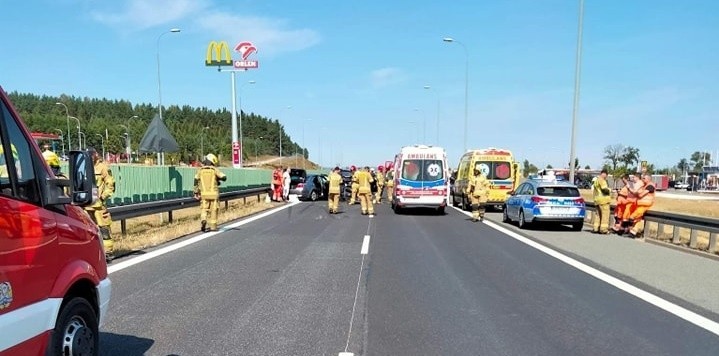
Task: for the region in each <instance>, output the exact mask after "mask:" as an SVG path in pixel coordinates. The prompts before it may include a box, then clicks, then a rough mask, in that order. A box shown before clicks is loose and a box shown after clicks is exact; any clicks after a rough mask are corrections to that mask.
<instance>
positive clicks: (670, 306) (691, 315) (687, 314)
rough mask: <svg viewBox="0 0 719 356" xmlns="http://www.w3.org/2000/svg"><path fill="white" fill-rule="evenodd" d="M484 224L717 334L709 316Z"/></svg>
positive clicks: (717, 326)
mask: <svg viewBox="0 0 719 356" xmlns="http://www.w3.org/2000/svg"><path fill="white" fill-rule="evenodd" d="M453 208H454V209H456V210H458V211H459V212H461V213H462V214H465V215H467V216H471V214H470V213H468V212H465V211H462V210H460V209H458V208H455V207H453ZM484 224H485V225H487V226H489V227H491V228H493V229H495V230H497V231H499V232H501V233H504V234H505V235H507V236H509V237H512V238H514V239H516V240H519V241H520V242H522V243H524V244H527V245H529V246H531V247H533V248H535V249H537V250H539V251H541V252H544V253H546V254H547V255H549V256H552V257H554V258H556V259H558V260H560V261H562V262H564V263H566V264H568V265H570V266H572V267H574V268H576V269H578V270H580V271H582V272H584V273H586V274H588V275H590V276H592V277H594V278H597V279H599V280H601V281H603V282H606V283H608V284H610V285H612V286H614V287H616V288H618V289H621V290H623V291H625V292H627V293H629V294H631V295H633V296H635V297H637V298H639V299H642V300H644V301H645V302H647V303H649V304H652V305H654V306H656V307H658V308H660V309H663V310H665V311H667V312H669V313H672V314H674V315H676V316H678V317H680V318H682V319H684V320H686V321H688V322H690V323H692V324H694V325H696V326H698V327H700V328H702V329H704V330H707V331H709V332H711V333H714V334H716V335H719V323H717V322H715V321H713V320H711V319H709V318H706V317H704V316H701V315H699V314H697V313H695V312H693V311H691V310H688V309H686V308H683V307H681V306H679V305H676V304H674V303H672V302H669V301H668V300H666V299H662V298H660V297H658V296H656V295H654V294H652V293H649V292H647V291H645V290H643V289H640V288H638V287H635V286H633V285H631V284H629V283H627V282H624V281H622V280H620V279H618V278H615V277H612V276H610V275H608V274H606V273H604V272H602V271H599V270H597V269H595V268H592V267H589V266H587V265H585V264H584V263H582V262H579V261H577V260H575V259H573V258H571V257H569V256H566V255H564V254H562V253H559V252H557V251H555V250H552V249H551V248H549V247H547V246H544V245H542V244H540V243H538V242H535V241H532V240H530V239H528V238H526V237H524V236H522V235H520V234H518V233H516V232H514V231H511V230H509V229H507V228H505V227H502V226H499V225H497V224H495V223H493V222H491V221H487V220H484Z"/></svg>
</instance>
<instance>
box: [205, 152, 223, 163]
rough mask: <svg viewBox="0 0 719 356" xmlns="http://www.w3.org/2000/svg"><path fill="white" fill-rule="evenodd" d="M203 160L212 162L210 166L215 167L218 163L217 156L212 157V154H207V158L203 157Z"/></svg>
mask: <svg viewBox="0 0 719 356" xmlns="http://www.w3.org/2000/svg"><path fill="white" fill-rule="evenodd" d="M205 159H206V160H208V161H210V162H212V164H213V165H215V166H216V165H217V164H219V163H220V160H218V159H217V156H215V155H213V154H212V153H208V154H207V156H205Z"/></svg>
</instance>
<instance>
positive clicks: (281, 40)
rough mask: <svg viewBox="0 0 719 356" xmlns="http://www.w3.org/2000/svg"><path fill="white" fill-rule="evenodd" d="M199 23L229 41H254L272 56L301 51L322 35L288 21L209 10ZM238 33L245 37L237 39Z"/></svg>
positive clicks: (315, 42)
mask: <svg viewBox="0 0 719 356" xmlns="http://www.w3.org/2000/svg"><path fill="white" fill-rule="evenodd" d="M196 23H197V24H198V25H199V26H200V27H201V28H202V29H203V30H205V31H207V32H210V33H214V34H215V35H216V36H218V37H219V38H225V39H227V40H229V41H240V40H247V41H252V42H253V44H254V45H255V47H257V49H258V53H262V54H263V55H264V54H269V55H273V54H276V53H280V52H291V51H299V50H303V49H305V48H308V47H311V46H314V45H315V44H317V43H319V41H320V35H319V34H318V33H317V32H316V31H314V30H311V29H305V28H301V29H290V28H289V26H288V25H287V21H286V20H281V19H273V18H267V17H257V16H242V15H233V14H229V13H226V12H217V11H215V12H210V13H206V14H203V15H201V16H199V17H198V18H197V20H196ZM238 34H241V35H242V38H237V36H238Z"/></svg>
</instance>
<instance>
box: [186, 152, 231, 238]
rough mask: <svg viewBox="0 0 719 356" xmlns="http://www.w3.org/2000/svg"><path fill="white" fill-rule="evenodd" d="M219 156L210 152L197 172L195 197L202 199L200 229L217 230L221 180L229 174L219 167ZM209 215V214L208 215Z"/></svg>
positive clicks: (225, 178)
mask: <svg viewBox="0 0 719 356" xmlns="http://www.w3.org/2000/svg"><path fill="white" fill-rule="evenodd" d="M218 163H219V160H218V159H217V156H215V155H214V154H212V153H209V154H208V155H207V156H205V160H204V161H203V162H202V167H200V168H199V169H198V170H197V174H195V189H194V193H195V199H198V200H200V230H202V231H203V232H204V231H215V230H217V213H218V212H219V210H220V204H219V201H220V181H226V180H227V176H226V175H225V174H224V173H222V172H220V170H219V169H217V165H218ZM208 215H209V216H208ZM208 225H209V227H208Z"/></svg>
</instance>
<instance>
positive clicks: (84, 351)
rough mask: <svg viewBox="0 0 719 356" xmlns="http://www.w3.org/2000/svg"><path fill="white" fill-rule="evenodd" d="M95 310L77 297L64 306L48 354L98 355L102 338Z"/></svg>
mask: <svg viewBox="0 0 719 356" xmlns="http://www.w3.org/2000/svg"><path fill="white" fill-rule="evenodd" d="M98 336H99V332H98V320H97V314H95V310H94V309H93V308H92V306H91V305H90V303H88V302H87V300H85V299H83V298H80V297H76V298H73V299H71V300H70V301H69V302H68V303H67V304H65V306H63V308H62V310H61V311H60V314H59V315H58V317H57V322H56V324H55V329H54V330H53V333H52V338H51V340H50V345H48V350H47V351H48V352H47V354H48V355H98V354H99V353H100V339H99V337H98Z"/></svg>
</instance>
